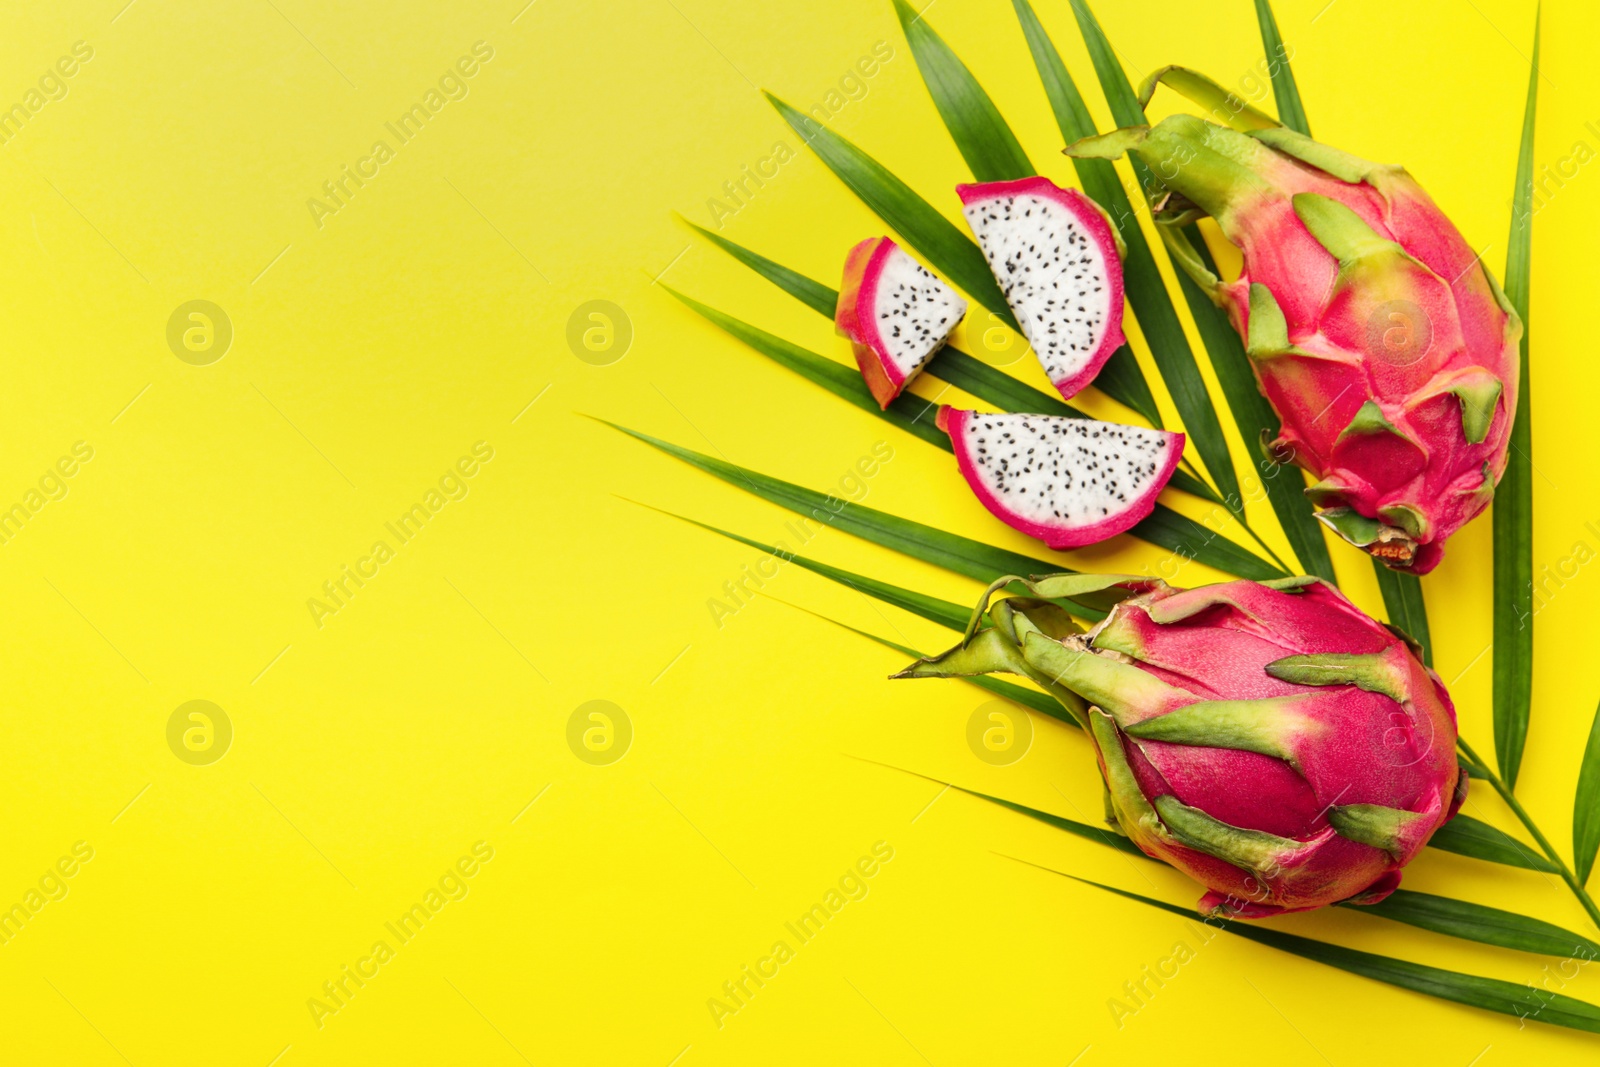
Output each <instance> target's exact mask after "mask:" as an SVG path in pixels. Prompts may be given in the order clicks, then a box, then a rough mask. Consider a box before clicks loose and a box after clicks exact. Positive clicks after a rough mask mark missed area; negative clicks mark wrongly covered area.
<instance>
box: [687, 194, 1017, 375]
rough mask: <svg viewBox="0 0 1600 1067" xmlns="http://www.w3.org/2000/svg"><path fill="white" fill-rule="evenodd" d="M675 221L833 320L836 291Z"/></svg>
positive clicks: (702, 229) (701, 229)
mask: <svg viewBox="0 0 1600 1067" xmlns="http://www.w3.org/2000/svg"><path fill="white" fill-rule="evenodd" d="M678 218H679V219H680V220H681V221H682V222H683V223H684V224H685V225H686V226H688V227H689V228H690V229H691V230H694V231H695V232H696V233H698V234H699V235H700V236H701V237H704V238H705V239H706V240H708V241H710V242H711V243H712V244H714V245H716V246H717V247H718V248H720V249H722V250H723V251H724V252H726V253H728V255H730V256H732V257H733V258H734V259H737V260H738V261H739V262H740V263H743V264H744V265H745V266H747V267H749V268H750V269H751V270H753V271H755V272H756V273H757V274H759V275H761V276H762V277H763V278H765V279H767V281H769V282H771V283H772V284H773V285H776V286H777V287H778V288H779V289H782V290H783V291H784V292H786V293H788V294H789V295H790V296H792V297H794V298H795V299H796V300H798V301H800V302H801V303H802V304H804V305H806V306H807V307H809V308H810V309H811V310H813V311H815V312H816V313H817V314H819V315H822V316H825V317H826V318H828V319H832V318H833V314H834V311H835V309H836V308H837V307H838V306H839V290H837V289H834V288H832V287H830V286H826V285H823V284H822V283H821V282H819V281H816V280H814V279H812V278H808V277H806V276H805V275H804V274H801V273H800V272H799V271H795V270H790V269H789V268H788V267H785V266H784V265H783V264H781V263H777V262H774V261H773V260H770V259H768V258H767V257H766V256H763V255H761V254H760V253H758V252H752V251H750V249H748V248H746V247H745V246H744V245H741V244H736V243H734V242H733V241H730V240H728V239H727V238H726V237H724V236H722V235H721V234H720V233H716V232H714V231H712V230H708V229H706V228H705V227H704V226H700V225H697V224H695V223H693V222H690V221H689V220H688V219H685V218H684V217H683V216H682V215H679V216H678ZM1040 395H1043V394H1040Z"/></svg>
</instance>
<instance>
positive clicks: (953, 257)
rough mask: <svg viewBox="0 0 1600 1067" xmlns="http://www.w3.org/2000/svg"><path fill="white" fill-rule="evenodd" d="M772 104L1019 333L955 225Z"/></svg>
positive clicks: (877, 167) (874, 166)
mask: <svg viewBox="0 0 1600 1067" xmlns="http://www.w3.org/2000/svg"><path fill="white" fill-rule="evenodd" d="M767 99H768V100H770V101H771V102H772V106H773V107H775V108H777V109H778V114H780V115H782V116H783V119H784V121H785V122H787V123H788V124H789V125H790V126H792V127H793V128H794V131H795V132H796V133H798V134H799V135H800V136H801V137H803V138H805V141H806V144H807V145H809V146H810V148H811V150H812V151H813V152H815V153H816V154H817V158H819V159H821V160H822V162H823V163H825V164H826V165H827V167H828V169H829V170H831V171H833V173H834V174H836V175H837V176H838V178H839V180H840V181H842V182H844V183H845V185H846V186H848V187H849V189H850V191H851V192H853V193H855V194H856V196H858V197H860V198H861V201H862V202H863V203H865V204H866V205H867V207H869V208H871V209H872V211H873V212H874V213H875V214H877V216H878V217H879V218H881V219H882V220H883V221H884V222H886V223H888V224H889V227H890V228H891V229H893V230H894V231H895V232H896V233H898V234H899V235H900V236H901V237H903V238H904V239H905V241H906V243H907V244H909V245H910V246H911V247H912V248H914V249H916V250H917V252H919V253H921V255H922V257H923V258H924V259H926V260H927V261H928V264H929V265H930V266H931V267H933V269H934V270H935V271H937V272H938V273H940V274H942V275H944V276H945V277H946V278H948V279H949V280H950V281H952V282H954V283H955V284H956V285H958V286H960V287H961V288H962V289H964V290H965V291H966V292H967V294H968V295H969V296H971V297H972V299H974V300H976V301H977V302H978V303H979V304H982V305H983V306H984V307H986V308H988V309H989V310H990V311H992V312H994V313H995V314H996V315H998V316H1000V318H1001V319H1002V320H1004V321H1005V323H1006V324H1007V325H1009V326H1011V327H1012V328H1013V329H1015V328H1016V325H1017V320H1016V318H1015V316H1013V315H1012V314H1011V308H1010V307H1009V306H1007V304H1006V298H1005V297H1004V296H1003V295H1002V294H1001V292H1000V286H999V285H998V284H997V283H996V282H995V280H994V275H993V274H991V273H990V272H989V263H988V261H987V260H985V259H984V258H983V252H982V250H981V249H979V248H978V246H977V245H976V244H975V243H973V241H972V239H971V238H970V237H968V236H967V235H966V234H964V233H962V232H961V231H960V230H959V229H957V228H956V225H955V223H953V222H951V221H950V220H949V219H947V218H945V217H944V216H943V215H941V214H940V213H939V212H938V211H937V210H935V209H934V207H933V205H932V204H930V203H928V202H927V201H926V200H924V199H923V198H922V197H921V196H919V195H917V193H916V192H915V190H913V189H912V188H911V187H910V186H909V185H907V184H906V183H905V182H903V181H901V180H900V179H899V178H897V177H895V176H894V175H893V174H891V173H890V172H889V170H888V168H886V167H885V166H884V165H883V164H881V163H879V162H878V161H877V160H875V159H873V158H872V157H871V156H869V155H867V154H866V153H865V152H863V151H862V150H861V149H859V148H857V147H856V146H855V145H854V144H852V143H851V142H849V141H847V140H845V139H844V138H843V137H840V136H839V135H838V134H836V133H834V132H833V131H832V130H829V129H827V128H825V127H823V126H821V125H819V124H818V123H817V121H816V120H815V119H813V118H811V117H810V116H809V115H807V114H805V113H804V112H802V111H798V110H796V109H795V108H792V107H790V106H789V105H788V104H786V103H784V102H783V101H782V100H780V99H778V98H777V97H776V96H773V95H772V94H771V93H768V94H767Z"/></svg>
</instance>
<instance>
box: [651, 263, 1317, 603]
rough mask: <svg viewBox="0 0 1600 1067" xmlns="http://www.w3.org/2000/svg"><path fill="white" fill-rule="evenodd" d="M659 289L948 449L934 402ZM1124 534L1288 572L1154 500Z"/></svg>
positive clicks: (1210, 560) (1216, 559)
mask: <svg viewBox="0 0 1600 1067" xmlns="http://www.w3.org/2000/svg"><path fill="white" fill-rule="evenodd" d="M663 288H666V289H667V291H668V292H669V293H672V295H673V296H674V297H676V298H677V299H678V300H680V301H682V302H683V303H684V304H685V305H686V306H688V307H689V308H691V309H692V310H694V311H695V312H697V313H699V314H700V315H703V316H705V318H706V319H708V320H709V321H711V322H713V323H715V324H716V325H718V326H720V327H722V328H723V329H725V330H727V331H728V332H729V333H730V334H732V335H733V336H735V337H738V338H739V339H740V340H743V341H745V342H746V343H747V344H749V345H750V346H751V347H753V348H755V349H756V351H758V352H761V353H763V354H764V355H767V356H770V357H771V358H773V359H775V360H777V361H778V362H779V363H782V364H783V365H784V366H787V367H789V368H790V369H792V370H795V371H796V372H798V373H800V374H802V375H804V376H805V377H806V378H808V379H809V380H811V381H812V382H815V383H816V384H817V385H820V386H822V387H823V388H824V389H827V390H829V391H830V392H833V393H835V394H836V395H838V396H841V397H843V398H844V399H846V400H848V401H850V402H851V403H852V404H855V405H856V406H857V407H859V408H861V409H862V410H863V411H866V412H868V413H870V414H875V415H878V416H879V417H881V418H883V419H884V420H885V421H887V422H889V423H891V424H892V425H894V426H897V427H899V428H900V429H903V430H906V431H907V432H908V433H912V434H914V435H916V436H917V437H920V438H922V439H923V440H924V441H927V442H929V443H930V444H934V445H937V446H938V447H940V448H942V449H944V450H945V451H947V452H948V451H951V447H950V441H949V438H947V437H946V436H945V435H944V432H943V431H942V430H940V429H938V427H937V426H935V425H933V423H932V421H931V420H928V419H925V418H924V417H923V416H925V415H926V414H927V413H928V412H929V411H930V410H932V408H933V406H934V405H933V404H931V403H928V402H927V401H924V400H922V399H920V398H918V397H916V396H914V395H911V394H906V395H903V396H900V397H898V398H896V400H895V401H894V403H893V404H891V405H890V407H889V410H887V411H884V410H881V409H880V408H879V407H878V404H877V401H875V400H873V399H872V397H871V394H870V393H869V392H868V391H867V388H866V385H865V384H864V383H863V382H862V381H861V377H860V375H858V374H856V373H855V372H854V371H851V370H850V369H849V368H848V367H845V366H844V365H843V364H840V363H835V362H834V361H832V360H830V359H827V358H825V357H823V356H819V355H817V354H816V353H815V352H809V351H807V350H806V349H803V348H800V347H799V346H798V345H793V344H790V343H789V342H787V341H785V340H783V339H782V338H780V337H777V336H775V335H773V334H769V333H767V332H766V331H764V330H760V329H757V328H756V327H754V326H751V325H749V324H748V323H745V322H741V321H740V320H738V319H735V318H733V317H732V316H731V315H728V314H726V313H724V312H721V311H717V310H716V309H715V308H711V307H708V306H707V305H705V304H702V303H700V302H699V301H697V300H694V299H692V298H690V297H687V296H684V295H682V294H680V293H677V292H675V291H674V290H672V289H671V288H669V287H667V286H663ZM974 362H976V361H974ZM1128 533H1129V534H1130V535H1132V536H1134V537H1137V538H1139V539H1141V540H1143V541H1148V542H1149V543H1150V544H1153V545H1155V546H1156V547H1158V548H1164V549H1166V550H1167V551H1169V552H1172V553H1174V554H1176V555H1178V556H1181V557H1182V558H1183V559H1186V560H1190V559H1192V560H1196V561H1198V562H1200V563H1204V564H1206V565H1207V566H1210V567H1215V568H1216V569H1218V570H1220V571H1222V572H1224V573H1226V574H1232V575H1234V576H1236V577H1239V578H1252V579H1256V580H1270V579H1273V578H1282V577H1283V576H1284V575H1285V574H1286V573H1287V571H1285V570H1283V569H1281V568H1279V567H1276V566H1274V565H1273V564H1271V563H1268V562H1267V561H1266V560H1264V559H1262V558H1261V557H1260V556H1257V555H1255V554H1254V553H1252V552H1250V551H1248V550H1247V549H1244V548H1242V547H1240V546H1239V545H1237V544H1235V543H1234V542H1233V541H1230V540H1228V539H1227V538H1225V537H1222V536H1221V535H1220V534H1217V533H1215V532H1214V531H1212V530H1209V529H1207V528H1206V527H1205V526H1203V525H1202V524H1200V523H1198V522H1196V521H1194V520H1193V519H1191V518H1189V517H1188V516H1186V515H1182V514H1180V513H1178V512H1176V511H1173V510H1172V509H1171V508H1169V507H1167V506H1166V505H1164V504H1157V505H1156V506H1155V509H1154V510H1153V511H1152V512H1151V513H1150V517H1149V518H1147V519H1144V520H1143V521H1141V522H1138V523H1136V524H1134V525H1133V526H1132V527H1130V528H1129V530H1128ZM974 543H976V542H974ZM1002 573H1003V572H1002Z"/></svg>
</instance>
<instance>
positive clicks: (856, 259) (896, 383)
mask: <svg viewBox="0 0 1600 1067" xmlns="http://www.w3.org/2000/svg"><path fill="white" fill-rule="evenodd" d="M895 247H896V245H895V243H894V242H893V241H891V240H890V239H889V238H887V237H869V238H867V239H866V240H865V241H862V242H861V243H860V244H858V245H856V246H855V247H854V248H852V249H850V254H849V255H848V256H846V257H845V261H844V283H843V284H842V285H840V287H839V304H838V307H837V308H836V309H835V310H834V316H833V324H834V327H835V328H836V329H837V330H838V331H839V333H841V334H843V335H844V336H845V337H848V338H849V339H850V350H851V351H852V352H854V353H855V357H856V366H858V367H860V368H861V377H862V378H864V379H866V382H867V388H868V389H869V390H871V392H872V398H873V399H874V400H876V401H877V402H878V406H879V407H880V408H884V409H885V410H887V409H888V407H889V405H890V404H891V403H893V401H894V398H895V397H897V396H899V395H900V392H901V390H903V389H904V388H905V387H906V378H905V375H903V374H901V373H900V368H899V367H896V366H895V365H894V361H893V360H891V359H888V358H887V357H886V356H884V355H883V353H884V352H885V351H886V346H885V345H884V343H883V338H882V335H880V334H879V332H878V322H877V319H876V318H875V317H874V316H873V314H872V306H873V304H874V303H875V301H876V298H877V292H878V279H879V278H880V277H881V276H882V275H883V265H884V261H885V260H887V259H888V258H889V255H890V254H891V253H892V252H893V251H894V250H895Z"/></svg>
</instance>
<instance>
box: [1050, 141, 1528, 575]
mask: <svg viewBox="0 0 1600 1067" xmlns="http://www.w3.org/2000/svg"><path fill="white" fill-rule="evenodd" d="M1262 117H1263V118H1264V116H1262ZM1266 121H1268V122H1270V120H1266ZM1124 151H1132V152H1134V153H1135V154H1136V155H1138V156H1139V157H1140V158H1141V159H1143V160H1144V161H1145V163H1146V164H1148V165H1149V167H1150V169H1151V171H1152V173H1153V174H1154V176H1155V178H1156V180H1157V181H1158V183H1159V184H1160V185H1161V187H1162V188H1161V189H1159V190H1157V193H1156V196H1155V200H1156V212H1157V218H1158V221H1161V222H1165V223H1167V226H1165V227H1164V230H1165V231H1166V232H1165V236H1166V237H1167V239H1168V243H1169V247H1171V248H1172V249H1173V251H1174V259H1175V260H1176V261H1177V262H1178V263H1179V265H1180V266H1182V267H1184V269H1185V270H1187V271H1188V272H1189V274H1190V275H1191V276H1192V277H1194V278H1195V280H1196V281H1197V282H1198V283H1199V284H1200V285H1201V286H1202V287H1204V288H1205V289H1207V290H1208V291H1209V292H1210V293H1211V295H1212V299H1213V300H1215V301H1216V302H1217V303H1218V304H1219V305H1220V306H1222V307H1224V308H1226V309H1227V311H1228V313H1229V315H1230V317H1231V318H1232V320H1233V323H1234V326H1235V327H1236V328H1237V329H1238V331H1239V333H1240V334H1241V335H1242V336H1243V337H1244V339H1245V344H1246V348H1247V350H1248V352H1249V355H1250V361H1251V364H1252V365H1253V366H1254V368H1255V373H1256V378H1257V381H1258V383H1259V384H1260V386H1261V391H1262V393H1263V394H1265V396H1266V398H1267V400H1268V401H1269V402H1270V403H1271V404H1272V407H1273V409H1274V410H1275V411H1276V412H1277V413H1278V416H1279V417H1280V418H1281V419H1282V421H1283V432H1282V436H1281V437H1280V438H1279V439H1278V440H1277V441H1276V442H1274V443H1273V445H1272V451H1273V453H1274V455H1275V456H1277V457H1280V458H1282V459H1284V460H1289V459H1292V460H1293V462H1295V463H1297V464H1299V465H1300V466H1301V467H1303V468H1305V469H1306V470H1307V471H1309V472H1310V473H1311V475H1312V476H1313V477H1314V478H1316V479H1317V482H1316V484H1315V485H1313V486H1311V488H1310V489H1308V490H1307V494H1308V495H1309V496H1310V497H1311V499H1312V501H1313V503H1315V504H1316V505H1317V506H1318V507H1319V508H1321V509H1323V510H1321V511H1319V512H1318V517H1319V518H1320V519H1322V520H1323V522H1324V523H1326V524H1327V525H1328V526H1329V527H1330V528H1332V529H1333V530H1335V531H1337V532H1338V533H1339V534H1340V535H1341V536H1342V537H1344V538H1345V539H1346V540H1348V541H1350V542H1351V543H1352V544H1354V545H1357V546H1359V547H1361V548H1364V549H1366V550H1367V551H1368V552H1370V553H1372V555H1374V556H1375V557H1377V558H1378V559H1381V560H1382V561H1383V562H1384V563H1386V564H1388V565H1389V566H1390V567H1391V568H1393V569H1395V570H1404V571H1410V572H1412V573H1416V574H1424V573H1426V572H1428V571H1430V570H1432V569H1433V567H1434V566H1436V565H1437V564H1438V562H1439V559H1440V557H1441V556H1442V555H1443V551H1444V549H1443V544H1444V541H1445V539H1446V538H1447V537H1449V536H1450V535H1451V534H1452V533H1454V532H1455V531H1456V530H1458V529H1460V528H1461V527H1462V526H1463V525H1465V524H1466V523H1467V522H1468V521H1469V520H1471V519H1472V518H1473V517H1474V516H1476V515H1477V514H1478V513H1480V512H1481V511H1483V509H1484V508H1485V507H1486V506H1487V505H1488V503H1489V501H1490V500H1491V499H1492V498H1493V496H1494V490H1495V486H1496V484H1497V483H1498V482H1499V479H1500V476H1501V474H1503V473H1504V471H1505V464H1506V452H1507V448H1508V445H1509V441H1510V436H1511V420H1512V417H1513V414H1514V412H1515V411H1516V407H1517V388H1518V353H1517V342H1518V340H1519V338H1520V337H1521V335H1522V323H1521V321H1520V320H1519V319H1518V318H1517V315H1516V312H1515V311H1514V310H1513V309H1512V308H1511V305H1510V303H1509V302H1508V301H1507V300H1506V297H1505V294H1504V293H1503V292H1502V291H1501V289H1500V286H1499V285H1498V284H1497V283H1496V282H1495V279H1494V278H1493V277H1492V276H1491V275H1490V274H1489V272H1488V270H1487V269H1486V268H1485V267H1484V266H1483V265H1482V264H1481V263H1480V262H1479V261H1478V258H1477V256H1476V255H1475V254H1474V253H1473V251H1472V248H1471V247H1470V246H1469V245H1468V244H1467V242H1466V241H1465V240H1463V239H1462V237H1461V234H1460V233H1459V232H1457V230H1456V228H1455V226H1453V225H1452V224H1451V223H1450V220H1449V219H1447V218H1445V216H1444V215H1443V213H1441V212H1440V211H1439V209H1438V207H1436V206H1435V205H1434V203H1433V201H1432V200H1430V199H1429V198H1428V194H1427V193H1425V192H1423V190H1422V187H1421V186H1419V185H1418V184H1417V183H1416V181H1415V180H1414V179H1413V178H1412V177H1411V176H1410V175H1409V174H1407V173H1406V172H1405V171H1404V170H1403V169H1401V168H1399V167H1392V166H1382V165H1378V164H1374V163H1369V162H1367V161H1365V160H1361V159H1357V158H1356V157H1354V156H1351V155H1348V154H1346V153H1344V152H1341V151H1339V150H1338V149H1335V148H1330V147H1328V146H1327V145H1323V144H1319V143H1318V142H1316V141H1313V140H1311V139H1310V138H1309V137H1305V136H1303V135H1301V134H1298V133H1295V132H1294V131H1292V130H1289V129H1286V128H1284V127H1281V126H1269V127H1267V128H1263V129H1252V130H1250V131H1248V132H1243V133H1241V132H1238V131H1235V130H1231V129H1226V128H1224V127H1221V126H1217V125H1214V124H1212V123H1209V122H1205V121H1203V120H1201V119H1198V118H1195V117H1193V116H1190V115H1174V116H1172V117H1170V118H1167V119H1164V120H1162V121H1161V122H1160V123H1158V124H1156V125H1155V126H1154V127H1145V126H1136V127H1130V128H1128V129H1124V130H1117V131H1114V132H1113V133H1110V134H1106V135H1104V136H1101V137H1095V138H1089V139H1087V140H1085V141H1081V142H1079V143H1078V144H1076V145H1073V146H1071V147H1070V148H1068V149H1067V152H1068V154H1069V155H1074V156H1080V157H1098V158H1116V157H1117V156H1119V155H1121V154H1122V153H1123V152H1124ZM1202 214H1205V215H1210V216H1212V217H1213V218H1215V219H1216V221H1217V224H1218V226H1220V227H1221V229H1222V232H1223V234H1224V235H1225V236H1226V237H1227V238H1228V239H1229V240H1230V241H1232V242H1233V243H1234V244H1236V245H1238V246H1239V247H1240V249H1241V250H1242V251H1243V253H1244V271H1243V273H1242V274H1241V275H1240V277H1239V278H1238V280H1237V281H1234V282H1229V283H1222V282H1220V281H1219V280H1218V279H1217V278H1216V276H1215V275H1213V274H1211V273H1210V272H1209V271H1208V270H1207V269H1206V268H1205V266H1204V265H1203V263H1202V262H1201V261H1200V259H1199V257H1198V256H1197V255H1196V254H1195V252H1194V249H1193V247H1192V246H1191V245H1189V243H1188V240H1187V238H1185V237H1184V236H1183V235H1182V234H1181V233H1175V232H1174V228H1175V227H1177V226H1182V225H1184V224H1186V223H1188V222H1190V221H1192V220H1193V219H1195V218H1196V217H1198V216H1199V215H1202Z"/></svg>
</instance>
